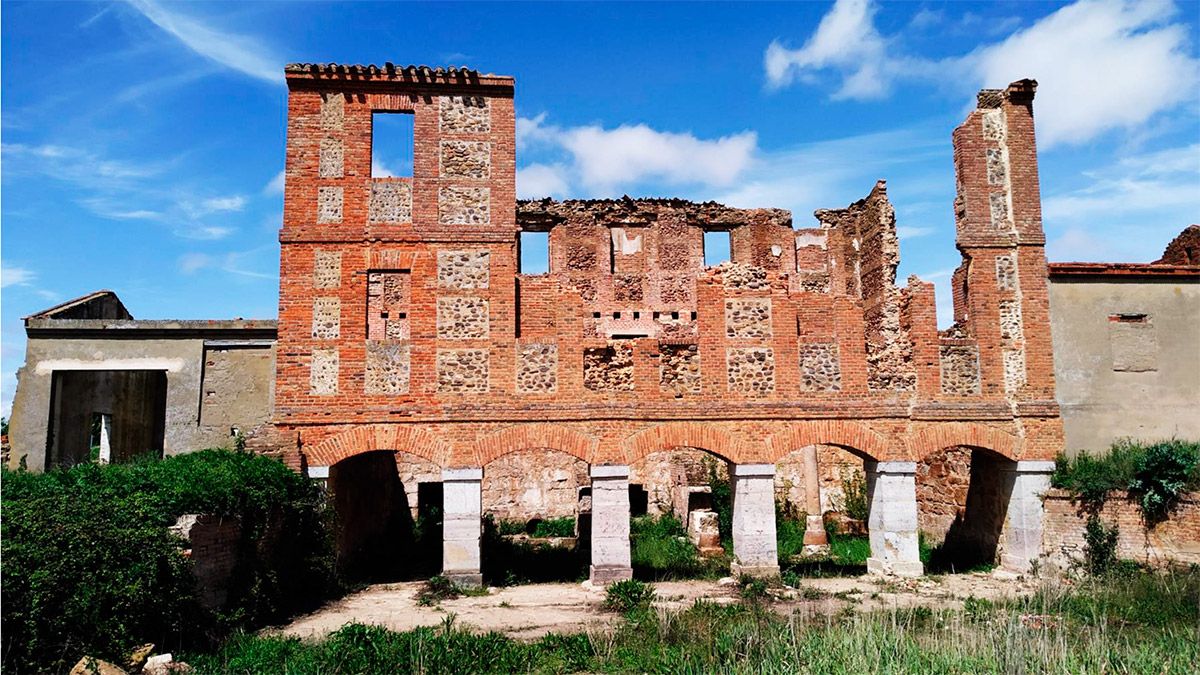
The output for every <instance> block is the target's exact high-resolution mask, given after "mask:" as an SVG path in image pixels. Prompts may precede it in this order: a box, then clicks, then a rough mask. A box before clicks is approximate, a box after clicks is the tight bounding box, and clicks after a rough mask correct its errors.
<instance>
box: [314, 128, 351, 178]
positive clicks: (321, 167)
mask: <svg viewBox="0 0 1200 675" xmlns="http://www.w3.org/2000/svg"><path fill="white" fill-rule="evenodd" d="M344 166H345V148H344V146H343V144H342V139H340V138H322V139H321V154H320V158H319V160H318V163H317V175H318V176H319V177H321V178H341V177H342V171H343V169H344Z"/></svg>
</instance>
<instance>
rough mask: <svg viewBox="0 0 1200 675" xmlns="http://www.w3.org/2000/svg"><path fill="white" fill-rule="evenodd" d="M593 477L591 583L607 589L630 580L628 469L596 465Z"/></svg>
mask: <svg viewBox="0 0 1200 675" xmlns="http://www.w3.org/2000/svg"><path fill="white" fill-rule="evenodd" d="M591 475H592V566H591V577H590V578H591V581H592V583H593V584H595V585H597V586H606V585H608V584H611V583H612V582H614V581H622V580H624V579H632V578H633V565H632V563H631V562H630V554H629V467H628V466H615V465H597V466H593V467H592V470H591Z"/></svg>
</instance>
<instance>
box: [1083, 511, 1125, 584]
mask: <svg viewBox="0 0 1200 675" xmlns="http://www.w3.org/2000/svg"><path fill="white" fill-rule="evenodd" d="M1083 544H1084V546H1083V555H1084V565H1085V567H1086V568H1087V572H1088V574H1091V575H1092V576H1100V575H1103V574H1106V573H1107V572H1108V571H1109V569H1111V568H1112V566H1113V565H1114V564H1115V563H1116V562H1117V528H1115V527H1108V526H1107V525H1105V524H1104V523H1103V522H1101V521H1100V516H1098V515H1096V514H1095V513H1093V514H1092V515H1090V516H1088V519H1087V526H1086V527H1085V528H1084V531H1083Z"/></svg>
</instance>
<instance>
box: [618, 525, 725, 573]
mask: <svg viewBox="0 0 1200 675" xmlns="http://www.w3.org/2000/svg"><path fill="white" fill-rule="evenodd" d="M629 540H630V557H631V559H632V562H633V574H634V576H635V577H637V578H638V579H644V580H647V581H661V580H665V579H697V578H708V579H716V578H720V577H722V576H725V575H726V574H728V573H729V558H728V556H712V557H704V556H701V555H700V552H699V551H698V550H696V546H695V545H694V544H692V542H691V541H690V540H689V539H688V538H687V532H685V531H684V529H683V525H681V524H680V523H679V519H678V518H676V517H675V516H673V515H671V514H668V513H664V514H662V515H661V516H638V517H636V518H633V519H632V520H630V523H629Z"/></svg>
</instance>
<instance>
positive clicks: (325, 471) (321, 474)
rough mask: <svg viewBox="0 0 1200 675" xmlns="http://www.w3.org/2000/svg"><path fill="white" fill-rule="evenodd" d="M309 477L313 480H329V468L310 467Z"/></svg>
mask: <svg viewBox="0 0 1200 675" xmlns="http://www.w3.org/2000/svg"><path fill="white" fill-rule="evenodd" d="M308 477H309V478H313V479H317V478H329V467H327V466H310V467H308Z"/></svg>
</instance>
